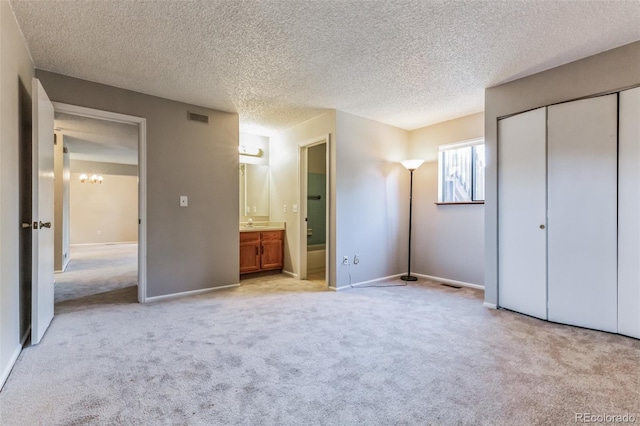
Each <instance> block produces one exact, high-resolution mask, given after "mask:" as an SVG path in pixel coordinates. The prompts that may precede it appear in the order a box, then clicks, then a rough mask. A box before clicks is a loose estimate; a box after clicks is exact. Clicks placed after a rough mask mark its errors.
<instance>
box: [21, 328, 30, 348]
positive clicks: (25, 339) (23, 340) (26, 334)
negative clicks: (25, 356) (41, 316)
mask: <svg viewBox="0 0 640 426" xmlns="http://www.w3.org/2000/svg"><path fill="white" fill-rule="evenodd" d="M29 334H31V325H29V328H27V331H25V332H24V334H23V335H22V339H20V345H21V346H22V347H23V348H24V344H25V342H26V341H27V337H29Z"/></svg>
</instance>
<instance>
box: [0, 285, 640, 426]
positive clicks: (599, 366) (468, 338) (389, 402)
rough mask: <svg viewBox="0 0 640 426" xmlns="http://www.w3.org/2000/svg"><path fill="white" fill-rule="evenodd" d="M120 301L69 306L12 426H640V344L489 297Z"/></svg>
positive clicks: (18, 379) (38, 354)
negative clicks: (617, 425) (603, 422)
mask: <svg viewBox="0 0 640 426" xmlns="http://www.w3.org/2000/svg"><path fill="white" fill-rule="evenodd" d="M393 283H400V281H390V282H389V283H386V284H393ZM212 284H213V283H212ZM124 290H127V289H126V288H125V289H124ZM116 291H118V290H116ZM112 302H113V303H105V304H98V303H96V304H93V305H92V306H90V307H85V309H70V310H64V311H59V312H58V315H57V316H56V317H55V319H54V321H53V323H52V325H51V328H50V330H49V331H48V332H47V334H46V335H45V337H44V339H43V341H42V343H41V344H40V345H38V346H36V347H27V348H26V349H25V350H24V351H23V352H22V355H21V356H20V358H19V360H18V362H17V364H16V366H15V368H14V370H13V372H12V373H11V375H10V377H9V379H8V381H7V383H6V385H5V387H4V389H3V390H2V392H1V393H0V424H2V425H36V424H46V425H85V424H87V425H118V424H121V425H425V424H433V425H515V424H518V425H528V424H532V425H535V424H537V425H561V424H575V419H576V413H592V414H594V415H603V414H609V415H624V414H627V413H629V414H631V415H634V416H635V418H636V419H637V420H636V421H637V422H640V342H639V341H638V340H634V339H631V338H626V337H622V336H617V335H612V334H607V333H601V332H597V331H591V330H585V329H580V328H574V327H569V326H563V325H558V324H552V323H548V322H543V321H539V320H536V319H533V318H530V317H526V316H523V315H519V314H515V313H512V312H508V311H502V310H500V311H496V310H489V309H486V308H484V307H483V306H482V293H481V292H478V291H476V290H471V289H453V288H447V287H443V286H441V285H438V284H437V283H432V282H428V281H423V280H421V281H419V282H418V283H415V284H411V285H409V286H406V287H385V288H362V289H352V290H348V291H344V292H330V291H324V289H323V287H322V286H318V285H317V284H314V283H312V282H306V281H296V280H294V279H292V278H288V277H285V276H281V275H275V276H267V277H261V278H254V279H251V280H246V281H244V280H243V281H242V286H241V287H239V288H237V289H230V290H222V291H218V292H211V293H207V294H202V295H199V296H194V297H184V298H180V299H174V300H167V301H163V302H157V303H152V304H147V305H139V304H131V303H128V302H127V301H126V300H125V299H122V300H120V301H118V300H117V299H114V300H113V301H112Z"/></svg>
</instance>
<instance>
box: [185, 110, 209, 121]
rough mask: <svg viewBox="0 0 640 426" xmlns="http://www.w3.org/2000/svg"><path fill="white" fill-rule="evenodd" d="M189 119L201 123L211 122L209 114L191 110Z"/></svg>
mask: <svg viewBox="0 0 640 426" xmlns="http://www.w3.org/2000/svg"><path fill="white" fill-rule="evenodd" d="M189 121H198V122H200V123H205V124H209V116H208V115H202V114H196V113H195V112H191V111H189Z"/></svg>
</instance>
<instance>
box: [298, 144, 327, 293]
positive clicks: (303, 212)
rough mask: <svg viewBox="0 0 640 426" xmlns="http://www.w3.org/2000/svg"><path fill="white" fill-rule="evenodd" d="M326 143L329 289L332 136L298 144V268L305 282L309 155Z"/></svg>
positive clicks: (300, 277)
mask: <svg viewBox="0 0 640 426" xmlns="http://www.w3.org/2000/svg"><path fill="white" fill-rule="evenodd" d="M323 143H325V144H326V145H327V147H326V157H325V170H326V188H327V189H326V194H327V205H326V212H325V220H326V224H325V260H324V262H325V265H324V274H325V275H324V276H325V281H326V283H327V287H329V283H330V279H329V277H330V265H331V262H330V259H331V255H332V252H331V197H330V196H329V194H330V193H331V173H330V170H331V163H330V160H331V134H330V133H327V134H325V135H323V136H318V137H315V138H313V139H309V140H306V141H304V142H300V143H299V144H298V173H299V174H298V188H299V193H300V199H299V209H300V218H299V241H298V245H299V247H298V267H299V268H300V270H299V272H298V278H299V279H301V280H304V279H306V278H307V221H306V220H305V218H306V217H307V195H308V194H307V172H308V168H309V167H308V158H309V157H308V154H309V148H311V147H313V146H316V145H322V144H323Z"/></svg>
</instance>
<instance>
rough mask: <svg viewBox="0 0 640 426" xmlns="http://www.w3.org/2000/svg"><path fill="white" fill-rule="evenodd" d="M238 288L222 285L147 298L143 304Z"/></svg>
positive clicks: (236, 285) (237, 285) (234, 285)
mask: <svg viewBox="0 0 640 426" xmlns="http://www.w3.org/2000/svg"><path fill="white" fill-rule="evenodd" d="M235 287H240V284H230V285H223V286H220V287H210V288H202V289H199V290H190V291H183V292H180V293H171V294H163V295H162V296H153V297H147V298H146V300H145V303H151V302H158V301H160V300H168V299H176V298H178V297H185V296H195V295H197V294H202V293H209V292H210V291H216V290H225V289H228V288H235Z"/></svg>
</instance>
